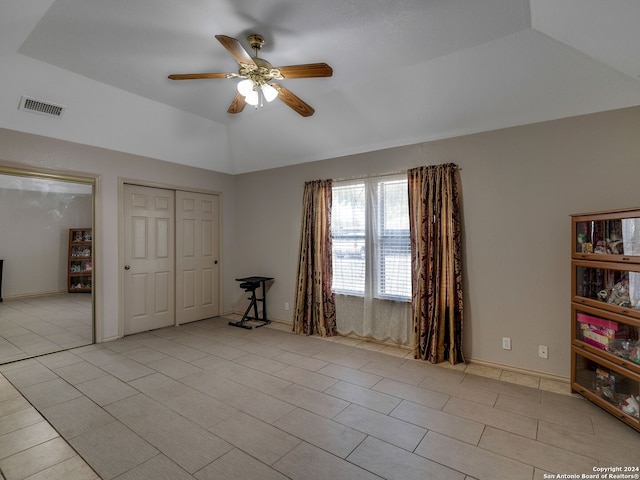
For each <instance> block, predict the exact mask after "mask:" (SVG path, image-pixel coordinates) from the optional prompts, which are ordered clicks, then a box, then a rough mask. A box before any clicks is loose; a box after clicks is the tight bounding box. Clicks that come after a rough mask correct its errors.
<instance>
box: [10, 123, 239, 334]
mask: <svg viewBox="0 0 640 480" xmlns="http://www.w3.org/2000/svg"><path fill="white" fill-rule="evenodd" d="M0 164H3V165H8V164H9V165H14V166H15V165H18V166H22V167H38V168H43V169H53V170H56V171H72V172H76V173H85V174H87V175H98V176H99V189H98V191H99V194H98V197H97V198H96V218H97V220H98V222H97V225H96V232H97V233H98V234H99V235H100V238H96V239H95V240H96V242H98V244H97V246H98V247H101V248H100V249H99V250H98V251H97V252H96V253H97V255H98V256H99V257H100V258H96V259H94V268H96V269H97V270H96V272H95V275H97V276H99V277H100V278H99V279H100V280H101V282H100V285H101V291H100V292H99V302H98V309H99V311H98V315H99V317H100V319H101V322H102V324H101V328H100V331H99V332H98V336H99V338H102V339H110V338H114V337H116V336H117V335H118V316H119V311H118V300H119V298H118V288H119V283H118V282H119V278H120V269H119V266H118V214H119V212H118V187H119V179H120V178H126V179H135V180H141V181H144V182H152V183H155V184H163V185H171V186H176V187H182V188H193V189H202V190H207V191H212V192H219V193H221V198H222V206H223V212H222V221H223V225H222V231H223V238H222V258H221V266H222V274H223V287H224V288H223V295H222V296H223V299H224V301H225V303H223V305H222V307H223V309H224V311H230V310H231V309H232V308H233V298H234V295H235V294H236V292H235V288H237V286H236V285H235V282H234V281H233V278H234V276H233V275H234V270H235V267H234V265H233V232H234V218H235V214H234V205H233V202H234V196H235V195H234V179H233V177H232V176H231V175H227V174H221V173H215V172H211V171H208V170H202V169H198V168H191V167H185V166H181V165H177V164H173V163H168V162H162V161H156V160H152V159H149V158H146V157H140V156H135V155H129V154H124V153H119V152H114V151H110V150H104V149H100V148H95V147H88V146H85V145H79V144H75V143H70V142H65V141H62V140H54V139H51V138H46V137H41V136H36V135H30V134H25V133H19V132H15V131H11V130H6V129H0ZM2 228H4V226H3V227H2ZM100 266H101V267H102V268H101V269H100ZM232 288H234V290H233V291H231V289H232Z"/></svg>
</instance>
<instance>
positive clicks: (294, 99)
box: [272, 83, 315, 117]
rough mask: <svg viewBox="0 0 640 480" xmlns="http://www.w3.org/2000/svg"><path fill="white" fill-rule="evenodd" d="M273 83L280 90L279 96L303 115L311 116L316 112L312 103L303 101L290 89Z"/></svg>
mask: <svg viewBox="0 0 640 480" xmlns="http://www.w3.org/2000/svg"><path fill="white" fill-rule="evenodd" d="M272 85H273V87H274V88H275V89H276V90H278V98H279V99H280V100H282V101H283V102H284V103H286V104H287V105H289V106H290V107H291V108H293V109H294V110H295V111H296V112H298V113H299V114H300V115H302V116H303V117H310V116H311V115H313V114H314V113H315V110H314V109H313V108H312V107H311V106H310V105H308V104H306V103H305V102H304V101H302V99H301V98H300V97H298V96H297V95H294V94H293V93H291V91H290V90H287V89H286V88H285V87H283V86H282V85H280V84H278V83H274V84H272Z"/></svg>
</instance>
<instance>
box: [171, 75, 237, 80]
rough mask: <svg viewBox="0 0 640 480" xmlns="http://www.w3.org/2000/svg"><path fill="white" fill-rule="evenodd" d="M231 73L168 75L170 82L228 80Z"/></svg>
mask: <svg viewBox="0 0 640 480" xmlns="http://www.w3.org/2000/svg"><path fill="white" fill-rule="evenodd" d="M233 75H234V74H231V73H174V74H173V75H169V78H170V79H171V80H195V79H198V78H229V76H233Z"/></svg>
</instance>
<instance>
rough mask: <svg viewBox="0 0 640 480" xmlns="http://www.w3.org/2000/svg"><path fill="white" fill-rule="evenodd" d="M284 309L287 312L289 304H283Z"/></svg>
mask: <svg viewBox="0 0 640 480" xmlns="http://www.w3.org/2000/svg"><path fill="white" fill-rule="evenodd" d="M284 309H285V310H289V302H285V303H284Z"/></svg>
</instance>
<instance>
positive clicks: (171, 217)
mask: <svg viewBox="0 0 640 480" xmlns="http://www.w3.org/2000/svg"><path fill="white" fill-rule="evenodd" d="M174 229H175V192H173V191H172V190H163V189H159V188H150V187H140V186H137V185H124V243H125V247H124V260H125V264H124V269H125V272H124V333H125V335H129V334H132V333H138V332H143V331H147V330H153V329H156V328H161V327H166V326H169V325H174V324H175V243H174V237H175V230H174Z"/></svg>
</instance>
